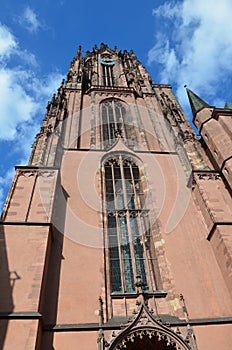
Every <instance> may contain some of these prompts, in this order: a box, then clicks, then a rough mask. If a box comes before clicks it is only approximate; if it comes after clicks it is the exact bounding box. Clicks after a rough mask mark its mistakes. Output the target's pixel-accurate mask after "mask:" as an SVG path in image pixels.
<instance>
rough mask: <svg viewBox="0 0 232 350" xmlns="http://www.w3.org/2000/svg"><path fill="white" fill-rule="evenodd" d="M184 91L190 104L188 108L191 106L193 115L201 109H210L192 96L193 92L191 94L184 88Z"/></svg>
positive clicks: (196, 97) (198, 98) (199, 99)
mask: <svg viewBox="0 0 232 350" xmlns="http://www.w3.org/2000/svg"><path fill="white" fill-rule="evenodd" d="M186 91H187V94H188V98H189V102H190V106H191V109H192V113H193V115H195V114H196V113H197V112H198V111H199V110H200V109H201V108H203V107H210V106H209V105H208V104H207V103H206V102H205V101H203V100H202V99H201V98H200V97H199V96H197V95H196V94H194V92H192V91H191V90H189V89H188V88H186Z"/></svg>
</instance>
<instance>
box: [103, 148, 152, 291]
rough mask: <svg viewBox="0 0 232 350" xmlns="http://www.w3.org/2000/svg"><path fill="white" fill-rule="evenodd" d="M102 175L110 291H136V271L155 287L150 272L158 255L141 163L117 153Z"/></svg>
mask: <svg viewBox="0 0 232 350" xmlns="http://www.w3.org/2000/svg"><path fill="white" fill-rule="evenodd" d="M103 175H104V215H105V220H104V222H105V223H106V226H107V227H106V229H107V242H108V255H107V256H108V265H109V269H110V281H111V291H112V292H123V293H126V292H134V291H135V286H134V284H135V279H136V276H137V275H140V276H141V279H142V281H143V282H144V288H145V289H148V288H152V289H155V288H156V286H155V285H154V284H155V282H154V278H153V277H154V276H151V275H150V276H149V274H151V271H152V270H154V266H153V263H154V261H153V260H155V257H154V256H152V254H151V252H150V247H149V244H148V243H149V240H150V227H149V213H148V210H147V209H146V208H145V202H146V200H145V191H144V190H145V188H144V186H146V183H145V182H144V179H143V181H142V180H141V174H140V170H139V167H138V166H137V165H136V163H135V162H134V161H133V160H132V159H128V158H126V157H125V156H123V155H118V156H115V157H114V158H111V159H109V160H107V161H106V162H105V163H104V165H103ZM153 282H154V283H153Z"/></svg>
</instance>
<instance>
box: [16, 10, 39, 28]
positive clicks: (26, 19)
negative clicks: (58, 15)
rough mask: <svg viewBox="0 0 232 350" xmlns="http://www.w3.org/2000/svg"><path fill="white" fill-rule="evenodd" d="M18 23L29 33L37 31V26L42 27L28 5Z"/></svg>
mask: <svg viewBox="0 0 232 350" xmlns="http://www.w3.org/2000/svg"><path fill="white" fill-rule="evenodd" d="M19 23H20V24H21V25H22V26H23V27H24V28H26V29H27V30H28V31H29V32H31V33H33V32H37V30H38V29H39V28H42V27H43V26H42V24H41V23H40V21H39V20H38V16H37V14H36V13H35V11H34V10H32V9H31V8H30V7H29V6H27V7H26V8H25V10H24V11H23V13H22V15H21V17H20V18H19Z"/></svg>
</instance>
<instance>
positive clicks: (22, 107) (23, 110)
mask: <svg viewBox="0 0 232 350" xmlns="http://www.w3.org/2000/svg"><path fill="white" fill-rule="evenodd" d="M25 55H26V52H25V51H22V50H20V47H19V45H17V44H16V39H15V37H14V36H13V35H12V34H11V33H10V31H9V29H7V28H6V27H5V26H3V25H1V24H0V91H1V99H0V140H7V141H10V140H14V139H15V138H16V135H17V138H18V140H19V143H20V147H21V148H22V150H23V152H27V151H28V145H27V143H28V142H27V141H28V140H30V142H31V143H32V141H33V138H34V135H35V129H36V128H38V125H39V123H40V121H41V117H40V118H39V121H37V120H38V118H36V117H38V113H41V116H42V115H43V114H42V113H44V109H45V104H46V102H47V99H48V98H51V97H52V93H53V92H55V91H56V89H57V87H58V86H59V84H60V82H61V79H62V75H61V74H60V73H58V72H55V73H51V74H49V75H48V76H44V77H38V76H37V74H36V71H35V70H32V68H33V67H34V66H36V65H37V61H36V58H35V56H34V55H33V54H30V53H28V55H27V58H26V62H25V59H24V56H25ZM15 56H20V57H21V59H22V60H23V63H24V64H25V63H26V64H29V65H31V67H32V68H31V69H28V67H25V66H23V65H22V66H17V67H14V68H11V69H10V68H8V67H7V65H8V62H9V61H10V59H11V58H13V57H15ZM28 57H29V59H28ZM32 131H34V132H32ZM19 136H20V137H19Z"/></svg>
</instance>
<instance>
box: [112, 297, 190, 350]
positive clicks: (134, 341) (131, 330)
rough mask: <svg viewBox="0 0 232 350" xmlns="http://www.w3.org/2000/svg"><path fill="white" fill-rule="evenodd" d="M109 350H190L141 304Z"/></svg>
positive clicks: (177, 335)
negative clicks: (135, 314)
mask: <svg viewBox="0 0 232 350" xmlns="http://www.w3.org/2000/svg"><path fill="white" fill-rule="evenodd" d="M108 349H109V350H121V349H128V350H144V349H146V350H153V349H156V350H191V348H190V346H189V345H188V344H187V343H186V342H185V341H184V339H183V338H182V337H181V336H180V335H179V334H177V333H175V332H174V331H173V330H171V329H170V328H168V327H166V326H164V325H163V324H162V323H161V322H159V321H157V320H156V319H155V318H154V317H153V316H152V314H151V312H150V311H149V309H148V307H147V306H146V305H145V304H144V303H143V304H142V306H141V308H140V310H139V312H138V314H137V316H136V317H135V319H134V320H133V321H132V322H131V323H130V324H129V325H128V326H127V327H126V328H125V329H124V330H122V331H121V332H119V334H118V335H117V336H116V337H115V338H114V339H113V340H112V341H111V343H110V345H109V348H108Z"/></svg>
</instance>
